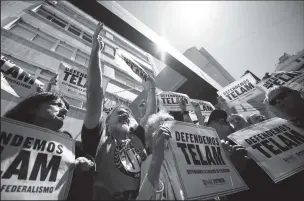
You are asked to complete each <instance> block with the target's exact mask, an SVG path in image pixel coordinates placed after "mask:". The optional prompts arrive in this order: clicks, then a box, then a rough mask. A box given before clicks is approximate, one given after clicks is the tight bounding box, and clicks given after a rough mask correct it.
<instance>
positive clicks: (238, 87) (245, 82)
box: [217, 73, 263, 107]
mask: <svg viewBox="0 0 304 201" xmlns="http://www.w3.org/2000/svg"><path fill="white" fill-rule="evenodd" d="M256 82H257V81H256V79H255V78H254V77H253V76H252V75H251V74H249V73H248V74H246V75H244V76H243V77H242V78H241V79H239V80H237V81H235V82H233V83H231V84H229V85H228V86H226V87H224V88H223V89H221V90H220V91H218V92H217V94H218V95H220V96H222V97H223V98H224V99H225V100H226V102H227V105H229V106H230V107H232V106H234V105H238V104H240V103H242V102H246V101H247V100H249V99H252V98H254V97H256V96H258V95H260V94H262V93H263V92H262V91H261V90H260V89H258V88H256V87H255V85H256Z"/></svg>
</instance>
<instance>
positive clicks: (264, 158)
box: [228, 118, 304, 183]
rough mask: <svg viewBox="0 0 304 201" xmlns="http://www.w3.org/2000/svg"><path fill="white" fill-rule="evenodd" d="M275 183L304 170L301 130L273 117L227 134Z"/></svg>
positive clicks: (303, 147)
mask: <svg viewBox="0 0 304 201" xmlns="http://www.w3.org/2000/svg"><path fill="white" fill-rule="evenodd" d="M228 138H229V139H231V140H232V141H234V142H235V143H237V144H239V145H241V146H243V147H244V148H245V149H246V150H247V151H248V153H249V154H250V156H251V157H252V158H253V160H255V162H256V163H257V164H258V165H259V166H260V167H261V168H262V169H263V170H264V171H265V172H266V173H267V174H268V175H269V176H270V177H271V179H272V180H273V181H274V182H275V183H277V182H279V181H281V180H283V179H286V178H287V177H290V176H292V175H293V174H295V173H297V172H300V171H302V170H303V169H304V130H301V129H299V128H297V127H295V126H294V125H292V124H291V123H290V122H288V121H287V120H284V119H280V118H273V119H270V120H267V121H264V122H261V123H258V124H255V125H253V126H250V127H248V128H246V129H243V130H240V131H238V132H235V133H233V134H231V135H229V136H228Z"/></svg>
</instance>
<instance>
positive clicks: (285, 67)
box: [275, 49, 304, 71]
mask: <svg viewBox="0 0 304 201" xmlns="http://www.w3.org/2000/svg"><path fill="white" fill-rule="evenodd" d="M292 70H296V71H304V49H303V50H301V51H300V52H298V53H297V54H296V55H289V54H287V53H284V54H283V56H281V57H280V58H279V63H278V64H276V67H275V71H292Z"/></svg>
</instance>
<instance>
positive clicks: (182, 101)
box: [177, 97, 187, 112]
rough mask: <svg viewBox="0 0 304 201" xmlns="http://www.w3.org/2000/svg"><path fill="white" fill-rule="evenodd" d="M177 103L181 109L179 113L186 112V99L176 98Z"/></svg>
mask: <svg viewBox="0 0 304 201" xmlns="http://www.w3.org/2000/svg"><path fill="white" fill-rule="evenodd" d="M177 102H178V105H179V107H180V108H181V111H182V112H186V111H187V110H186V109H187V108H186V107H187V102H186V98H185V97H178V98H177Z"/></svg>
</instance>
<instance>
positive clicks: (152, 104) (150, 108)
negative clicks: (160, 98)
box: [139, 76, 157, 128]
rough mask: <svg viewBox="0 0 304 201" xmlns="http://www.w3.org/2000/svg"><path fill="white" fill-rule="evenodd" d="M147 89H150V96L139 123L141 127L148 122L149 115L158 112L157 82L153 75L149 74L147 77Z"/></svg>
mask: <svg viewBox="0 0 304 201" xmlns="http://www.w3.org/2000/svg"><path fill="white" fill-rule="evenodd" d="M144 87H145V89H146V90H147V91H148V97H147V106H146V112H145V114H144V116H143V117H142V118H141V119H140V121H139V125H141V127H143V128H144V127H145V126H146V123H147V121H148V118H149V116H151V115H152V114H154V113H156V109H157V108H156V92H155V88H156V83H155V80H154V78H153V77H151V76H149V77H148V78H147V83H145V85H144Z"/></svg>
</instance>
